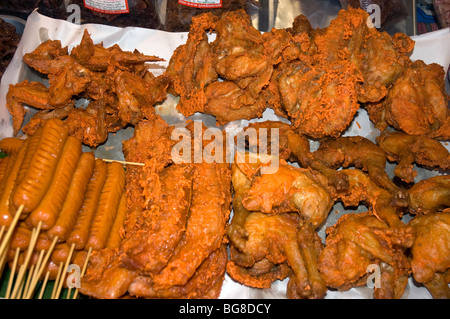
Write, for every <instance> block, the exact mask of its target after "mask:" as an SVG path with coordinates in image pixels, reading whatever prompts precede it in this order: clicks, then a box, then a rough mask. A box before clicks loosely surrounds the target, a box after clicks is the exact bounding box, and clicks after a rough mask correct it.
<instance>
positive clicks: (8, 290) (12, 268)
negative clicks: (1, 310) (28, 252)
mask: <svg viewBox="0 0 450 319" xmlns="http://www.w3.org/2000/svg"><path fill="white" fill-rule="evenodd" d="M19 254H20V248H19V247H17V248H16V253H15V254H14V260H13V264H12V267H11V272H10V273H9V280H8V286H7V288H6V295H5V299H9V297H10V295H11V289H12V283H13V280H14V276H15V275H14V274H15V273H16V267H17V261H18V260H19Z"/></svg>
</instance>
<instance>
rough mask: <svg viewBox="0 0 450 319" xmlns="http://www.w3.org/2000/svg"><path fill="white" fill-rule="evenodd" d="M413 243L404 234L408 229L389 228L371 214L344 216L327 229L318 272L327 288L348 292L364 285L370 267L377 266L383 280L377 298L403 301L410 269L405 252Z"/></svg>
mask: <svg viewBox="0 0 450 319" xmlns="http://www.w3.org/2000/svg"><path fill="white" fill-rule="evenodd" d="M412 242H413V238H412V234H411V233H408V232H406V233H405V228H395V227H394V228H392V227H389V226H388V225H387V224H386V223H384V222H382V221H380V220H379V219H377V218H376V217H375V216H373V215H372V213H370V212H366V213H361V214H352V213H350V214H345V215H343V216H342V217H341V218H339V220H338V222H337V223H336V225H334V226H331V227H329V228H327V238H326V243H325V248H324V249H323V250H322V252H321V254H320V256H319V261H318V267H319V271H320V273H321V275H322V277H323V279H324V280H325V282H326V285H327V287H330V288H337V289H339V290H348V289H350V288H352V287H356V286H361V285H364V284H365V283H366V280H367V276H368V275H369V273H368V266H370V265H373V264H376V265H379V266H380V269H381V274H382V276H381V278H380V279H381V287H379V288H375V291H374V297H375V298H400V297H401V296H402V295H403V292H404V289H405V287H406V284H407V282H408V270H409V269H410V264H409V262H408V259H407V257H406V255H405V254H404V251H405V249H406V248H407V247H410V246H411V245H412ZM385 271H387V274H386V275H385Z"/></svg>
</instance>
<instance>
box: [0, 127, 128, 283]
mask: <svg viewBox="0 0 450 319" xmlns="http://www.w3.org/2000/svg"><path fill="white" fill-rule="evenodd" d="M0 150H1V151H2V152H4V153H6V154H8V155H9V156H7V157H5V158H2V159H0V181H1V184H2V185H3V187H2V188H1V189H0V227H2V226H5V227H9V226H10V225H11V221H12V220H13V218H14V216H15V214H16V212H17V211H18V209H19V208H22V212H21V215H20V221H19V223H18V224H17V226H16V227H15V230H14V233H13V235H12V238H11V241H10V245H9V251H8V260H9V261H10V262H11V261H12V260H13V259H14V256H15V254H16V253H17V251H18V250H20V251H21V253H20V254H21V255H20V257H19V261H18V263H19V265H20V263H21V261H22V260H24V255H25V254H26V252H27V248H28V246H29V244H30V239H31V233H32V229H33V228H38V227H40V229H41V232H40V234H39V237H38V240H37V242H36V245H35V249H34V255H33V257H32V258H31V262H30V264H33V262H35V261H37V259H38V255H39V253H40V251H42V250H48V249H50V247H51V245H52V241H54V240H56V242H57V244H56V246H55V248H54V250H53V253H52V255H51V258H50V261H49V264H48V266H47V267H48V270H50V273H51V274H50V278H52V277H54V276H56V274H57V271H58V266H59V264H60V263H61V262H65V261H66V259H67V258H68V256H69V254H70V253H69V252H70V251H71V247H72V246H73V248H72V249H73V250H74V258H73V262H74V263H77V264H80V263H83V262H84V261H83V259H84V258H85V256H86V251H87V250H88V249H89V248H92V249H93V250H100V249H103V248H105V247H111V248H113V247H118V245H119V243H120V240H121V238H120V228H121V227H122V225H123V222H124V220H125V216H126V197H125V191H124V189H125V170H124V168H123V166H122V164H119V163H117V162H112V163H106V162H105V161H103V160H101V159H96V158H95V155H94V153H93V152H82V145H81V142H80V141H79V140H78V139H76V138H75V137H72V136H69V135H68V130H67V128H66V127H65V126H64V125H63V122H62V121H61V120H58V119H50V120H48V121H46V123H45V125H44V126H43V127H42V128H40V129H39V131H38V132H36V134H34V135H33V136H31V137H29V138H27V139H18V138H5V139H3V140H1V141H0Z"/></svg>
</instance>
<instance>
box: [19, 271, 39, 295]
mask: <svg viewBox="0 0 450 319" xmlns="http://www.w3.org/2000/svg"><path fill="white" fill-rule="evenodd" d="M34 267H35V265H31V267H30V270H28V275H27V280H26V281H25V285H24V286H23V288H24V289H23V294H19V296H20V295H21V296H22V298H24V297H25V296H26V295H27V293H28V289H30V283H31V278H32V277H33V273H34Z"/></svg>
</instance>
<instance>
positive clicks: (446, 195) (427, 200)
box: [408, 175, 450, 214]
mask: <svg viewBox="0 0 450 319" xmlns="http://www.w3.org/2000/svg"><path fill="white" fill-rule="evenodd" d="M447 207H450V176H449V175H440V176H434V177H430V178H428V179H425V180H422V181H420V182H418V183H416V184H414V185H413V186H412V187H411V188H410V189H408V209H409V211H410V212H411V213H414V214H418V213H423V214H427V213H432V212H436V211H440V210H443V209H445V208H447Z"/></svg>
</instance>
